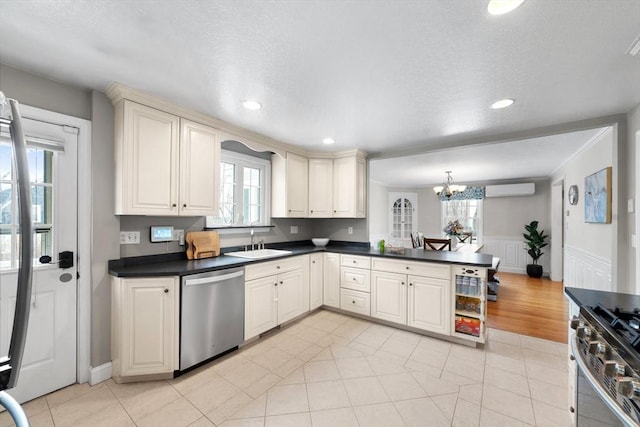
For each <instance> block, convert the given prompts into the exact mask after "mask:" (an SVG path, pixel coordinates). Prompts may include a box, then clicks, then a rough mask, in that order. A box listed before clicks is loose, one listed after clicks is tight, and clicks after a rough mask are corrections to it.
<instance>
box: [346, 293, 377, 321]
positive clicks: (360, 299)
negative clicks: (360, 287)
mask: <svg viewBox="0 0 640 427" xmlns="http://www.w3.org/2000/svg"><path fill="white" fill-rule="evenodd" d="M340 308H341V309H343V310H347V311H352V312H354V313H358V314H363V315H365V316H371V296H370V294H368V293H365V292H359V291H352V290H350V289H340Z"/></svg>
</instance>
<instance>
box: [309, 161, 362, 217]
mask: <svg viewBox="0 0 640 427" xmlns="http://www.w3.org/2000/svg"><path fill="white" fill-rule="evenodd" d="M366 179H367V172H366V160H365V159H364V157H363V156H362V155H358V154H355V155H348V156H344V155H342V157H338V158H335V159H327V158H323V159H309V217H316V218H332V217H336V218H364V217H365V216H366V204H367V183H366Z"/></svg>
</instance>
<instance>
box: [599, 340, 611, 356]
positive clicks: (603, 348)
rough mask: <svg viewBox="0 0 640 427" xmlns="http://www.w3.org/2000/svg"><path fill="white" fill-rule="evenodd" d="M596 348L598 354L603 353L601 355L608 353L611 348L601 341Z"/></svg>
mask: <svg viewBox="0 0 640 427" xmlns="http://www.w3.org/2000/svg"><path fill="white" fill-rule="evenodd" d="M596 349H597V350H598V354H601V355H606V354H607V351H608V350H609V349H608V348H607V345H606V344H604V343H601V342H599V343H598V345H597V346H596Z"/></svg>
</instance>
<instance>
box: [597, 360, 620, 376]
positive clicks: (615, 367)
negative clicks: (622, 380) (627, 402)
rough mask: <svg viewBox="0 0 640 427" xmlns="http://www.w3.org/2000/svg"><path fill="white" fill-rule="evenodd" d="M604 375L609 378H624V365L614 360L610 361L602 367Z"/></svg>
mask: <svg viewBox="0 0 640 427" xmlns="http://www.w3.org/2000/svg"><path fill="white" fill-rule="evenodd" d="M602 373H603V374H604V375H606V376H608V377H611V378H613V377H623V376H624V365H621V364H620V363H618V362H614V361H613V360H608V361H606V362H604V365H603V367H602Z"/></svg>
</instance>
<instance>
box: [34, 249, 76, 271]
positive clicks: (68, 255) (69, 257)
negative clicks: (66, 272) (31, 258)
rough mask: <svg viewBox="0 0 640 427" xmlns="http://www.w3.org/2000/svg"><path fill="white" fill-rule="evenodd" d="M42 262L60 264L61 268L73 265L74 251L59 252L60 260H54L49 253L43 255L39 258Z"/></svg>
mask: <svg viewBox="0 0 640 427" xmlns="http://www.w3.org/2000/svg"><path fill="white" fill-rule="evenodd" d="M38 261H39V262H40V264H58V266H59V267H60V268H71V267H73V252H71V251H62V252H59V253H58V261H52V260H51V257H50V256H49V255H42V256H41V257H40V258H38Z"/></svg>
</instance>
